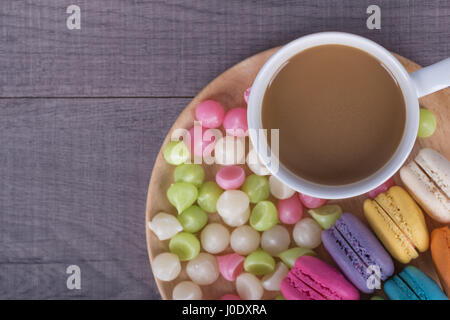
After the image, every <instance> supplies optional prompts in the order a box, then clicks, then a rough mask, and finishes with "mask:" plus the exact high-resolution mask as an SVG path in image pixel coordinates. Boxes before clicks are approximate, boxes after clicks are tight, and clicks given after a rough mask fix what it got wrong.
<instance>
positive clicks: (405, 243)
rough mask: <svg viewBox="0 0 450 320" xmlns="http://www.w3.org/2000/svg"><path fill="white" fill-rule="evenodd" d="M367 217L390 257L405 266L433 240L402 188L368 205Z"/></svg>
mask: <svg viewBox="0 0 450 320" xmlns="http://www.w3.org/2000/svg"><path fill="white" fill-rule="evenodd" d="M364 215H365V217H366V219H367V220H368V222H369V224H370V226H371V228H372V230H373V231H374V232H375V234H376V235H377V236H378V238H379V239H380V241H381V242H382V243H383V245H384V246H385V248H386V249H387V250H388V251H389V253H390V254H391V255H392V257H394V258H395V259H396V260H398V261H399V262H401V263H408V262H410V261H411V259H415V258H417V257H418V256H419V253H418V252H424V251H426V250H427V249H428V246H429V236H428V231H427V227H426V224H425V217H424V216H423V213H422V210H421V209H420V207H419V206H418V205H417V203H416V202H415V201H414V200H413V199H412V198H411V196H410V195H409V194H408V193H407V192H406V191H405V190H404V189H403V188H402V187H399V186H393V187H391V188H389V190H388V191H387V192H382V193H380V194H379V195H378V196H376V198H375V199H374V200H371V199H366V200H365V201H364Z"/></svg>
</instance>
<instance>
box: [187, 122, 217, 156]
mask: <svg viewBox="0 0 450 320" xmlns="http://www.w3.org/2000/svg"><path fill="white" fill-rule="evenodd" d="M195 128H196V127H195V126H194V127H192V128H191V129H189V135H190V138H191V153H194V155H196V156H198V157H201V156H203V155H204V153H205V149H206V147H207V146H208V145H209V144H211V143H213V141H214V137H212V138H211V140H209V141H207V140H206V139H205V132H206V131H207V130H208V129H205V128H203V127H200V126H199V129H200V131H197V132H195ZM199 129H197V130H199Z"/></svg>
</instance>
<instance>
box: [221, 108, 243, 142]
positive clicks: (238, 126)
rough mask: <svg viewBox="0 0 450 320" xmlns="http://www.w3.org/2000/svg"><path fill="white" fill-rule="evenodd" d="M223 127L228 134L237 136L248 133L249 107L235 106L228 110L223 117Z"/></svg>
mask: <svg viewBox="0 0 450 320" xmlns="http://www.w3.org/2000/svg"><path fill="white" fill-rule="evenodd" d="M223 127H224V128H225V130H226V132H227V134H230V135H233V136H236V137H243V136H246V135H248V125H247V109H246V108H233V109H230V110H228V112H227V113H226V114H225V118H224V119H223Z"/></svg>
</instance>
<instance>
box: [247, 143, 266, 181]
mask: <svg viewBox="0 0 450 320" xmlns="http://www.w3.org/2000/svg"><path fill="white" fill-rule="evenodd" d="M246 161H247V166H248V167H249V168H250V170H252V171H253V173H254V174H256V175H258V176H266V175H268V174H270V171H269V169H267V167H266V166H265V165H263V163H262V162H261V159H260V158H259V156H258V153H257V152H256V150H255V148H253V147H252V148H250V151H249V152H248V155H247V160H246Z"/></svg>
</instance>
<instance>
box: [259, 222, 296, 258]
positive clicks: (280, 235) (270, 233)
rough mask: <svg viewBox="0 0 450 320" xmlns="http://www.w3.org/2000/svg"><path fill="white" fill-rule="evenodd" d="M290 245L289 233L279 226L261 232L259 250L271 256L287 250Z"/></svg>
mask: <svg viewBox="0 0 450 320" xmlns="http://www.w3.org/2000/svg"><path fill="white" fill-rule="evenodd" d="M290 244H291V237H290V236H289V231H288V230H287V229H286V228H285V227H283V226H280V225H276V226H274V227H272V228H270V229H269V230H266V231H264V232H263V234H262V237H261V248H262V249H263V250H264V251H266V252H267V253H269V254H270V255H272V256H277V255H278V254H279V253H280V252H283V251H284V250H287V249H288V248H289V245H290Z"/></svg>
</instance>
